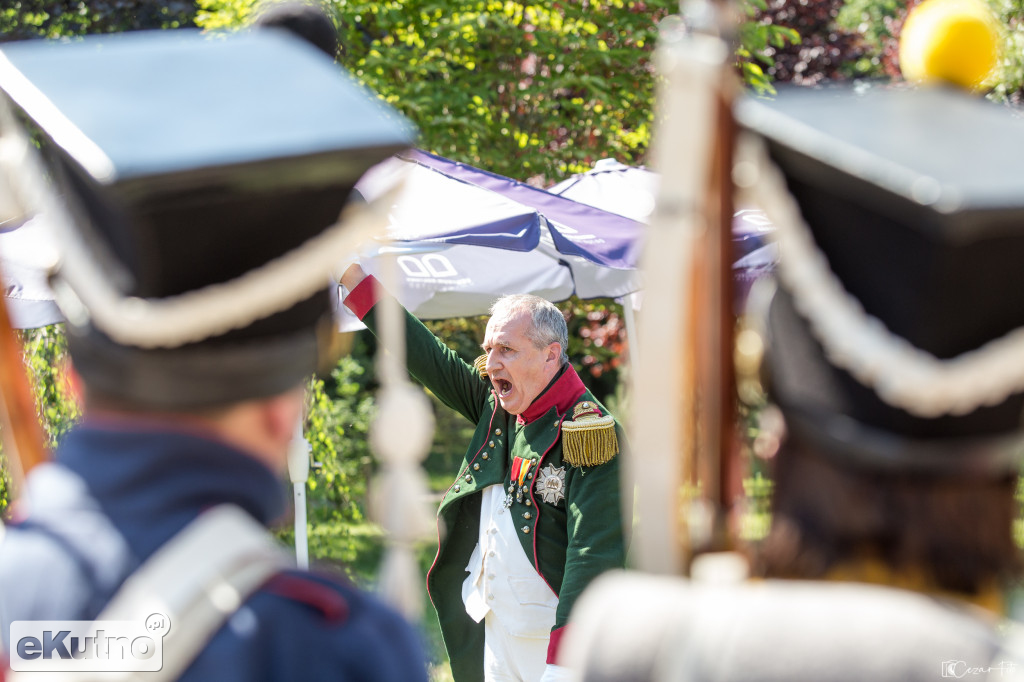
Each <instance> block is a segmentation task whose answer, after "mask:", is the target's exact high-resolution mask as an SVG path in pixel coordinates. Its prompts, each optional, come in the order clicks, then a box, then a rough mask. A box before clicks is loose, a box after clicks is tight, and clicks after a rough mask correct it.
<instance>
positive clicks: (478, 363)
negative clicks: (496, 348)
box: [473, 353, 487, 379]
mask: <svg viewBox="0 0 1024 682" xmlns="http://www.w3.org/2000/svg"><path fill="white" fill-rule="evenodd" d="M473 367H475V368H476V371H478V372H480V377H481V378H483V379H486V378H487V354H486V353H484V354H483V355H480V356H478V357H477V359H476V360H474V361H473Z"/></svg>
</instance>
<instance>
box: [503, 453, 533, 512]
mask: <svg viewBox="0 0 1024 682" xmlns="http://www.w3.org/2000/svg"><path fill="white" fill-rule="evenodd" d="M536 461H537V460H533V459H525V458H523V457H518V456H517V457H513V458H512V471H511V475H510V476H509V480H510V482H509V486H508V494H507V495H505V509H508V508H509V507H511V506H512V494H513V493H515V500H516V502H519V503H520V504H522V502H523V487H524V486H525V485H526V480H527V479H528V478H533V474H531V473H530V468H531V467H532V466H533V464H534V462H536Z"/></svg>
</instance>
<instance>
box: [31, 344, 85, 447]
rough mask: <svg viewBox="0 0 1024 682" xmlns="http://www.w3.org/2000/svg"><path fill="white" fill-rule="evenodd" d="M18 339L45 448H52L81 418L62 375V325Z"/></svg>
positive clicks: (65, 357) (64, 362)
mask: <svg viewBox="0 0 1024 682" xmlns="http://www.w3.org/2000/svg"><path fill="white" fill-rule="evenodd" d="M19 336H20V337H21V342H22V344H23V348H24V354H25V355H24V357H25V365H26V366H27V368H28V371H29V377H30V380H31V383H32V386H33V390H34V393H35V399H36V406H37V409H38V410H39V415H40V420H41V422H42V424H43V430H44V432H45V433H46V441H47V442H46V444H47V446H49V447H50V448H53V447H56V445H57V442H58V441H59V440H60V438H61V436H63V435H64V434H65V433H67V431H68V429H70V428H71V427H72V426H73V425H74V424H75V422H76V421H78V418H79V417H80V416H81V414H82V412H81V408H80V407H79V405H78V403H76V402H75V400H74V399H73V398H72V397H71V393H70V390H69V386H68V383H67V378H66V376H67V375H66V373H65V370H66V366H67V361H68V355H67V352H68V348H67V337H66V336H65V335H64V329H63V325H51V326H49V327H40V328H38V329H28V330H25V331H22V332H20V333H19Z"/></svg>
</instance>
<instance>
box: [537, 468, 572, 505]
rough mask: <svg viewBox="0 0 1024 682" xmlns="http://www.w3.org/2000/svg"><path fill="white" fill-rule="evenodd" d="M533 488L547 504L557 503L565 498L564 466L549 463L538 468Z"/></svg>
mask: <svg viewBox="0 0 1024 682" xmlns="http://www.w3.org/2000/svg"><path fill="white" fill-rule="evenodd" d="M535 489H536V491H537V492H538V493H540V496H541V499H543V500H544V501H545V502H547V503H549V504H558V503H559V502H561V501H562V500H564V499H565V467H556V466H555V465H554V464H549V465H547V466H546V467H544V468H543V469H541V470H540V475H538V476H537V482H536V486H535Z"/></svg>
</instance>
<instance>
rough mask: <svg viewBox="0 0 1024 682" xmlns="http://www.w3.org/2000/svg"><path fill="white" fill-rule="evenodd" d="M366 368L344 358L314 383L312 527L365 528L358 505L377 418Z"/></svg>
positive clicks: (309, 420) (309, 425)
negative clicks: (322, 524)
mask: <svg viewBox="0 0 1024 682" xmlns="http://www.w3.org/2000/svg"><path fill="white" fill-rule="evenodd" d="M365 374H366V371H365V369H364V366H363V364H361V363H360V362H357V361H356V360H355V359H353V358H352V357H343V358H342V359H341V360H340V361H339V363H338V366H337V367H336V368H335V369H334V371H333V372H331V375H330V377H329V379H328V380H327V381H326V382H325V381H323V380H321V379H312V380H310V383H309V388H308V391H307V396H308V398H307V399H308V402H309V409H308V412H307V417H306V427H305V432H306V438H307V440H309V442H310V445H311V447H312V458H313V461H314V462H316V463H318V464H319V466H317V467H316V468H315V469H314V470H313V471H312V472H311V474H310V478H309V482H308V483H309V503H310V504H309V506H310V510H309V511H310V521H311V522H313V524H314V525H316V524H317V523H319V522H324V521H335V520H343V521H350V522H360V521H362V520H363V513H362V510H361V509H360V506H359V502H360V501H361V500H362V499H363V497H364V496H365V494H366V479H367V477H368V475H369V473H370V471H371V468H372V461H373V457H372V453H371V452H370V446H369V443H368V442H367V435H368V433H369V429H370V423H371V421H372V419H373V414H374V402H373V396H372V393H371V391H370V390H368V388H367V382H366V377H365Z"/></svg>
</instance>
